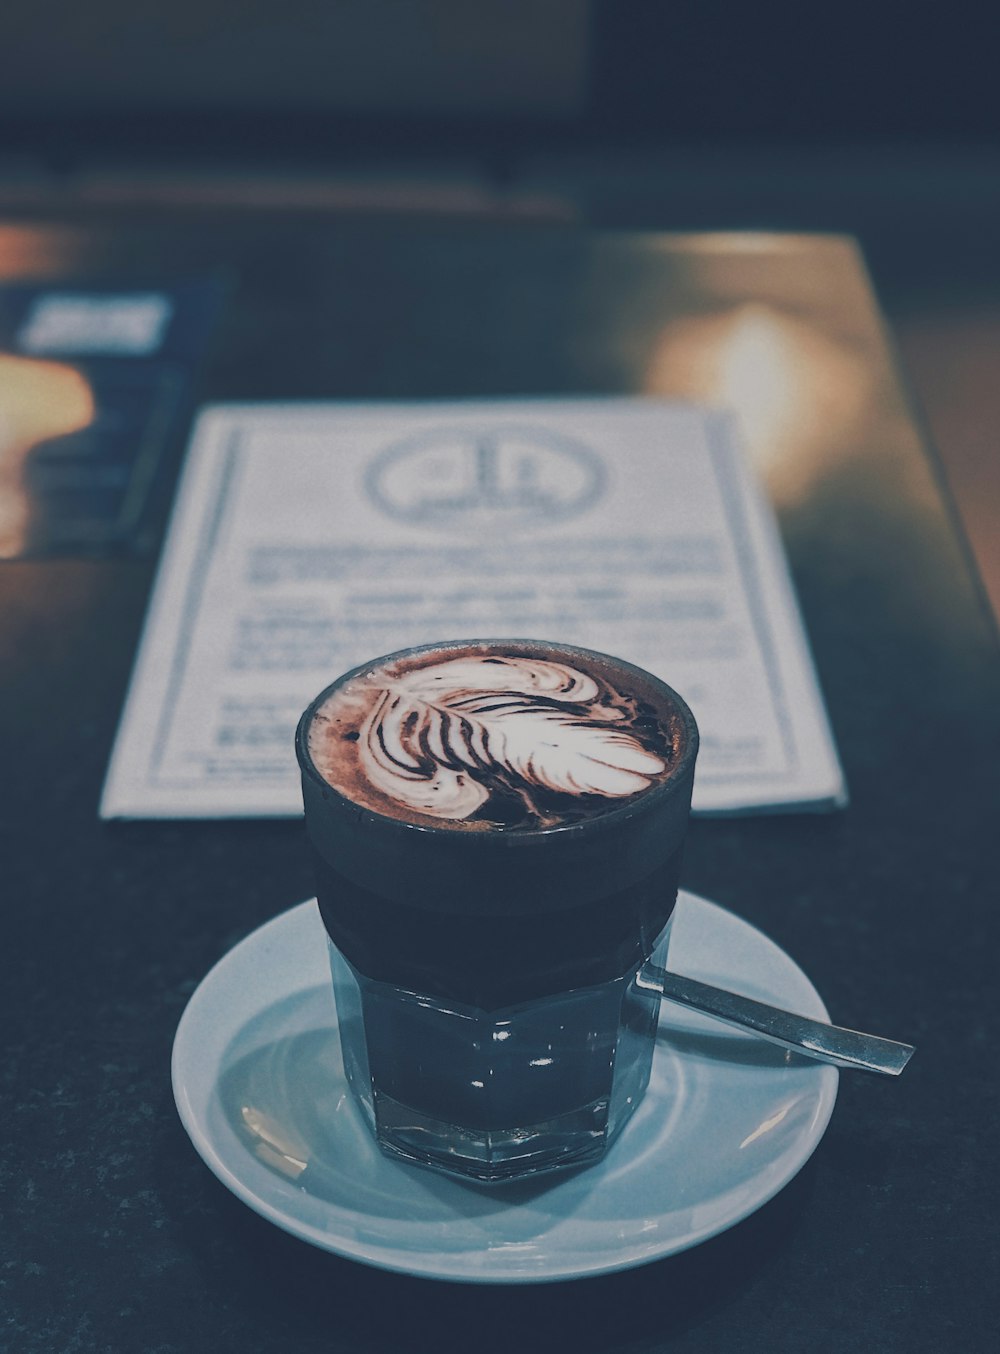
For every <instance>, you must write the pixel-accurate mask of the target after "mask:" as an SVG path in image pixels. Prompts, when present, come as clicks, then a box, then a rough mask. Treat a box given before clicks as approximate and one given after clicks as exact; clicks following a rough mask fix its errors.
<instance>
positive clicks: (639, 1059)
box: [296, 640, 698, 1180]
mask: <svg viewBox="0 0 1000 1354" xmlns="http://www.w3.org/2000/svg"><path fill="white" fill-rule="evenodd" d="M697 748H698V731H697V728H696V726H695V723H694V719H693V718H692V716H691V713H690V711H689V710H688V708H687V706H686V705H685V704H684V702H683V700H681V698H680V697H679V696H678V695H676V693H675V692H673V691H672V690H671V689H670V688H669V687H668V686H666V685H664V683H662V682H660V681H658V680H657V679H656V678H655V677H652V676H651V675H650V674H649V673H646V672H643V671H641V670H640V669H638V668H634V667H632V666H631V665H629V664H627V663H623V662H620V661H619V660H617V659H613V658H609V657H607V656H605V655H602V654H596V653H592V652H590V651H588V650H584V649H577V648H571V647H569V646H566V645H559V644H543V643H539V642H535V641H516V640H502V641H495V640H489V641H485V640H484V641H462V642H457V643H450V644H439V645H431V646H426V647H424V648H418V649H410V650H407V651H404V652H402V653H398V654H392V655H390V656H389V657H387V658H381V659H378V660H376V661H374V662H372V663H369V664H366V665H365V666H363V667H361V668H358V669H357V670H355V671H354V672H350V673H348V674H346V675H345V676H344V677H342V678H340V679H339V680H338V681H337V682H335V683H334V684H333V685H332V686H330V687H328V688H327V689H326V690H325V691H323V692H321V693H320V695H319V696H318V697H317V698H316V700H315V701H314V702H313V703H312V705H311V706H310V707H309V708H308V709H307V710H306V712H305V714H304V715H303V717H302V720H301V721H300V724H299V730H298V734H297V738H296V751H297V755H298V758H299V763H300V766H301V769H302V786H303V798H304V802H305V809H306V828H307V832H308V836H309V838H310V841H311V843H312V846H313V850H314V857H315V862H316V879H317V898H318V901H319V908H320V912H321V915H322V918H323V922H324V925H325V927H326V930H327V933H328V935H329V938H330V942H331V951H330V952H331V966H332V970H333V975H334V986H335V989H336V992H337V1008H338V1017H339V1023H340V1028H341V1042H342V1046H343V1051H344V1058H345V1066H346V1070H347V1075H348V1079H349V1081H350V1084H351V1086H352V1087H353V1088H354V1091H355V1093H356V1095H357V1098H358V1100H359V1102H360V1103H361V1105H362V1107H363V1109H364V1111H365V1113H366V1115H367V1116H368V1118H369V1121H370V1123H371V1124H372V1127H373V1129H374V1131H375V1133H376V1135H377V1137H378V1140H379V1142H380V1143H381V1144H382V1146H383V1147H384V1148H385V1150H386V1151H390V1152H395V1153H397V1154H399V1155H402V1156H405V1157H407V1158H408V1159H411V1160H416V1161H421V1162H424V1163H425V1164H432V1165H437V1166H439V1167H440V1168H441V1169H446V1170H449V1171H457V1172H459V1173H461V1174H464V1175H467V1176H470V1177H472V1178H475V1179H479V1180H496V1179H504V1178H511V1177H514V1176H517V1175H519V1174H523V1173H525V1172H526V1171H531V1172H534V1171H538V1170H549V1169H554V1168H555V1167H557V1166H559V1165H566V1164H571V1163H580V1162H583V1161H586V1160H594V1159H596V1157H597V1156H599V1155H601V1154H602V1153H603V1151H604V1150H605V1149H606V1147H607V1144H608V1143H609V1142H610V1141H611V1140H612V1139H613V1137H614V1136H615V1134H616V1133H617V1131H618V1129H619V1128H620V1127H621V1125H622V1124H623V1123H624V1122H625V1120H626V1119H627V1117H628V1115H629V1114H630V1113H631V1110H632V1108H634V1106H635V1104H636V1103H637V1102H638V1099H639V1098H640V1097H641V1095H642V1093H643V1090H644V1089H645V1085H646V1081H647V1080H648V1077H649V1069H650V1066H651V1060H652V1053H653V1047H654V1043H655V1030H656V1010H655V1006H653V1005H652V1004H651V1003H650V1001H649V998H648V996H646V995H644V989H643V988H642V985H641V984H640V983H639V982H638V981H637V974H638V972H639V970H640V969H641V967H642V966H643V964H645V963H646V961H647V960H649V959H650V958H651V957H652V958H653V959H654V961H655V962H656V963H658V964H662V963H663V962H664V959H665V952H666V943H667V942H666V938H667V935H668V931H669V922H670V917H671V913H672V911H673V908H674V902H675V899H676V896H677V884H678V875H679V870H680V860H681V853H682V848H683V842H684V836H685V832H686V828H687V818H688V810H689V807H690V801H691V789H692V783H693V777H694V764H695V756H696V753H697Z"/></svg>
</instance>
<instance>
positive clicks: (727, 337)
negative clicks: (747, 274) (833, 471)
mask: <svg viewBox="0 0 1000 1354" xmlns="http://www.w3.org/2000/svg"><path fill="white" fill-rule="evenodd" d="M644 389H645V390H646V392H647V393H649V394H660V395H675V396H682V397H684V398H686V399H693V400H698V401H704V402H706V403H709V404H715V405H721V406H725V407H726V408H729V409H732V410H733V411H734V412H735V414H736V415H737V417H738V419H739V422H740V425H741V428H742V432H743V436H744V439H745V441H746V443H747V446H748V448H749V451H750V453H751V455H752V457H753V459H754V460H755V461H756V463H757V464H758V465H759V466H760V467H761V469H762V470H763V472H764V474H765V476H766V477H767V479H768V482H769V484H770V487H771V489H772V492H773V493H774V494H775V496H776V497H778V498H780V499H783V500H784V501H786V502H787V501H790V500H791V501H794V500H796V499H798V498H800V497H802V496H803V494H805V493H806V492H807V491H808V488H809V486H810V484H811V482H812V480H813V478H814V477H815V475H816V474H817V472H819V471H820V469H821V467H822V466H823V465H824V464H825V463H826V462H827V459H828V453H829V452H830V451H831V450H833V449H834V448H837V447H840V446H842V445H843V443H844V439H845V437H849V436H850V433H851V430H852V428H854V427H856V426H857V423H858V420H859V419H860V417H861V416H862V414H863V413H864V411H865V410H866V408H867V406H868V402H869V400H870V398H871V393H872V382H871V376H870V374H869V372H868V370H867V369H866V366H865V363H864V362H863V360H862V359H861V357H860V355H859V354H857V353H856V352H854V351H852V350H851V349H850V348H849V347H846V346H844V345H842V344H839V343H836V342H834V341H833V340H831V339H830V338H828V337H827V336H826V335H825V334H822V333H821V332H820V331H819V330H817V329H816V328H814V327H813V326H811V325H809V324H807V323H805V322H804V321H802V320H800V319H798V318H796V317H794V316H791V315H788V314H786V313H784V312H783V311H781V310H777V309H775V308H772V307H770V306H765V305H761V304H749V305H743V306H739V307H737V308H735V309H733V310H728V311H723V312H718V313H715V314H711V315H697V316H690V317H687V318H685V319H681V320H677V321H675V322H674V323H673V324H670V325H668V326H667V328H666V329H665V330H664V331H663V334H662V337H661V339H660V342H659V343H658V344H657V346H656V348H655V350H654V352H653V355H652V358H651V360H650V362H649V365H648V368H647V371H646V377H645V381H644Z"/></svg>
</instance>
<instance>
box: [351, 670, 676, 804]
mask: <svg viewBox="0 0 1000 1354" xmlns="http://www.w3.org/2000/svg"><path fill="white" fill-rule="evenodd" d="M375 680H376V683H377V685H378V687H379V695H378V698H377V700H376V701H375V703H374V705H373V707H372V710H371V712H370V714H369V715H368V717H367V719H366V720H365V723H364V725H363V727H362V729H361V731H360V735H361V736H360V739H359V741H358V746H357V754H358V758H359V761H360V764H361V768H362V770H363V772H364V774H365V775H366V776H367V778H368V780H369V782H370V783H371V784H372V785H373V786H374V787H375V788H376V789H378V790H379V791H380V792H381V793H382V794H384V795H387V796H388V797H389V798H391V799H393V800H395V801H396V802H397V803H399V804H400V805H402V806H404V807H406V808H407V809H409V810H411V811H413V812H416V813H420V814H426V815H429V816H431V817H435V818H442V819H449V818H450V819H465V818H468V817H470V816H471V815H472V814H474V813H475V812H476V811H477V809H479V808H481V807H482V806H483V805H484V804H485V803H486V801H487V799H488V798H489V795H490V789H489V782H490V780H491V778H492V779H493V780H494V781H496V780H497V779H502V780H503V781H504V783H506V784H507V785H509V786H512V787H513V788H515V789H516V790H518V792H520V793H522V796H523V797H524V798H525V800H526V803H528V805H529V807H531V803H530V791H531V789H532V788H535V789H546V790H550V791H555V792H559V793H562V794H568V795H574V796H575V795H598V796H604V797H606V798H624V797H627V796H628V795H632V794H636V793H637V792H638V791H640V790H644V789H646V788H647V787H648V786H649V785H650V784H651V782H652V780H653V779H654V778H655V777H657V776H658V775H660V774H662V773H663V772H664V771H665V770H666V763H665V762H664V761H663V760H662V759H661V758H660V757H658V756H656V755H655V754H654V753H652V752H650V751H648V750H647V749H646V748H645V747H643V745H642V744H641V743H640V742H639V740H638V739H637V738H635V737H634V736H633V734H631V733H629V732H628V731H627V729H625V728H623V727H621V725H622V723H623V722H624V721H625V720H626V714H625V712H624V711H623V710H622V709H620V708H619V707H617V706H616V705H615V704H614V703H613V702H611V701H609V700H607V699H604V700H602V699H601V697H602V690H601V687H600V686H599V684H598V683H597V682H596V681H595V680H594V679H593V678H592V677H590V676H588V675H587V674H586V673H583V672H579V671H577V670H576V669H575V668H572V667H570V666H569V665H567V664H565V663H555V662H551V661H549V660H543V659H536V658H522V657H513V656H507V657H501V656H495V655H485V656H483V657H478V656H476V657H463V658H456V659H449V660H445V661H443V662H440V663H432V664H429V665H427V666H426V667H423V668H416V669H413V670H411V671H409V672H404V673H403V674H402V675H400V676H398V677H390V676H389V674H388V673H382V674H375ZM616 725H617V726H618V727H616Z"/></svg>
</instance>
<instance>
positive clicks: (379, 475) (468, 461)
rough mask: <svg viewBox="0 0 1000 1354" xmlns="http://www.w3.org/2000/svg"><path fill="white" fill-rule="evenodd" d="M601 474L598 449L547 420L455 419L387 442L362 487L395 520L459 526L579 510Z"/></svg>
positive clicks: (480, 527) (595, 495) (525, 524)
mask: <svg viewBox="0 0 1000 1354" xmlns="http://www.w3.org/2000/svg"><path fill="white" fill-rule="evenodd" d="M606 478H607V475H606V471H605V467H604V462H603V461H602V460H601V458H600V456H598V454H597V452H595V451H593V450H592V449H591V448H590V447H588V446H586V445H585V444H584V443H582V442H578V441H576V440H575V439H573V438H570V437H564V436H562V435H561V434H557V433H553V432H550V431H549V430H548V429H547V428H533V427H526V426H520V425H518V426H510V427H503V426H499V427H492V428H488V429H480V428H462V427H456V428H435V429H430V430H428V431H426V432H421V433H417V434H415V435H413V436H411V437H407V438H404V439H402V440H401V441H399V442H394V443H392V444H391V445H390V446H388V447H386V448H385V449H384V450H383V451H382V452H380V453H379V454H378V455H377V456H376V457H375V459H374V460H373V461H372V463H371V464H370V465H369V467H368V470H367V472H366V475H365V487H366V489H367V491H368V495H369V497H370V498H371V499H372V501H373V502H374V503H375V504H376V505H377V506H378V507H379V508H381V509H382V511H383V512H385V513H388V515H389V516H390V517H394V518H395V519H396V520H397V521H400V522H408V523H411V524H412V525H414V526H426V527H435V528H438V529H442V528H453V529H457V530H460V531H462V532H463V533H464V532H469V531H472V532H478V531H485V532H488V531H490V530H492V529H501V530H504V531H510V530H519V529H527V528H530V527H534V526H546V525H548V524H550V523H553V522H561V521H565V520H566V519H567V518H571V517H577V516H578V515H579V514H580V513H583V512H586V511H587V509H588V508H590V507H592V506H593V505H594V504H595V503H596V502H597V501H598V500H599V499H600V497H601V495H602V494H603V492H604V487H605V482H606Z"/></svg>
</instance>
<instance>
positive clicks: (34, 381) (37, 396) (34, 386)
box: [0, 353, 94, 558]
mask: <svg viewBox="0 0 1000 1354" xmlns="http://www.w3.org/2000/svg"><path fill="white" fill-rule="evenodd" d="M93 417H94V396H93V393H92V391H91V389H90V385H89V384H88V382H87V381H86V379H85V378H84V377H83V376H82V375H81V373H80V372H78V371H77V370H76V368H75V367H69V366H65V365H64V364H63V363H61V362H40V361H37V360H36V359H34V358H26V357H14V356H11V355H10V354H7V353H0V557H3V558H9V557H10V556H13V555H17V554H19V553H20V552H21V550H22V549H23V548H24V544H25V534H26V530H27V526H28V516H29V503H28V495H27V492H26V490H25V487H24V481H23V470H24V462H25V460H26V459H27V456H28V453H29V452H30V451H31V449H32V447H33V446H35V444H36V443H38V442H41V441H43V440H44V439H46V438H49V437H64V436H66V435H67V434H68V433H74V432H79V430H80V429H81V428H85V427H86V426H87V425H88V424H89V423H90V422H91V421H92V420H93Z"/></svg>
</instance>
